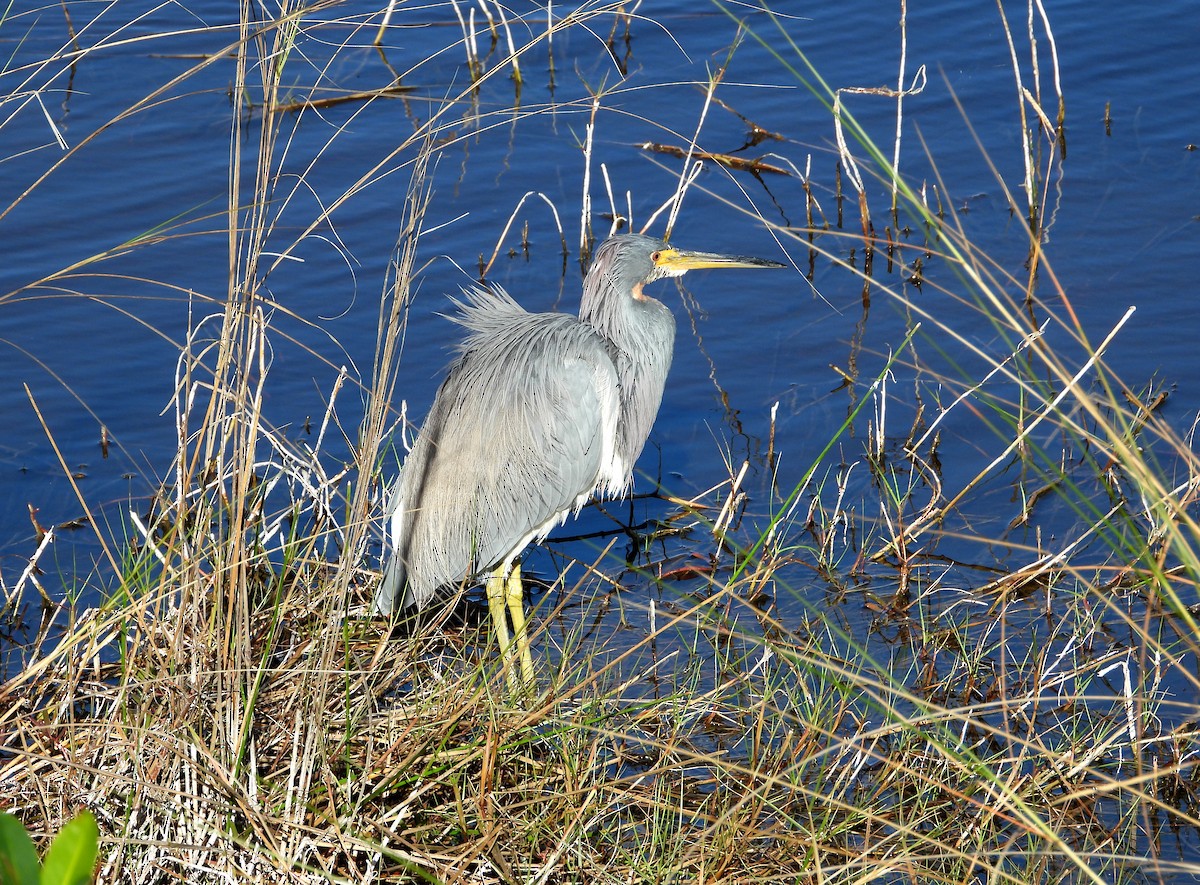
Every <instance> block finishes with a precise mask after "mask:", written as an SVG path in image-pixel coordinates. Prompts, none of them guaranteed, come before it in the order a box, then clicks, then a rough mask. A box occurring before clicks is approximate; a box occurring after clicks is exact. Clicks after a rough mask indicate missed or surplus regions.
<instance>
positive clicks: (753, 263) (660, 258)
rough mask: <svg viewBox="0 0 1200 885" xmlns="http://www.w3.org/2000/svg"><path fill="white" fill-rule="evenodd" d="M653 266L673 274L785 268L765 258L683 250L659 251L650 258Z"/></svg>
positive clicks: (669, 249)
mask: <svg viewBox="0 0 1200 885" xmlns="http://www.w3.org/2000/svg"><path fill="white" fill-rule="evenodd" d="M651 259H652V260H653V261H654V264H655V266H657V267H661V268H662V269H663V270H666V271H669V272H673V273H677V274H678V273H683V272H685V271H689V270H700V269H702V268H712V267H787V265H786V264H780V263H779V262H778V261H770V260H769V259H766V258H751V257H750V256H748V255H717V254H716V253H714V252H688V251H685V250H683V249H672V248H670V247H668V248H666V249H659V250H658V251H657V252H655V253H654V255H652V256H651Z"/></svg>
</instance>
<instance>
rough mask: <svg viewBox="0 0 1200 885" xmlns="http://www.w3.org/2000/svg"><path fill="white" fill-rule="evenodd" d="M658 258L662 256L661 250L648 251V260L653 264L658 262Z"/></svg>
mask: <svg viewBox="0 0 1200 885" xmlns="http://www.w3.org/2000/svg"><path fill="white" fill-rule="evenodd" d="M660 258H662V253H661V252H651V253H650V260H651V261H653V262H654V263H655V264H658V259H660Z"/></svg>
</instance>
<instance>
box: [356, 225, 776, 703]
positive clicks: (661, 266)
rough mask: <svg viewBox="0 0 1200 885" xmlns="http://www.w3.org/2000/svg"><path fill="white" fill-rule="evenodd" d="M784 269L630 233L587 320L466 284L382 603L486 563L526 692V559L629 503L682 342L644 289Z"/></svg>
mask: <svg viewBox="0 0 1200 885" xmlns="http://www.w3.org/2000/svg"><path fill="white" fill-rule="evenodd" d="M784 266H785V265H782V264H779V263H778V262H775V261H767V260H765V259H762V258H745V257H741V256H734V255H714V254H710V253H707V252H685V251H683V250H681V249H674V248H672V247H670V246H668V245H667V244H666V243H664V242H663V241H662V240H657V239H654V238H652V237H646V236H641V235H638V234H625V235H622V236H615V237H611V238H610V239H608V240H606V241H605V242H604V243H602V244H601V245H600V247H599V248H598V249H597V250H596V254H595V257H594V260H593V261H592V265H591V267H590V268H589V270H588V272H587V276H586V277H585V278H584V281H583V300H582V303H581V304H580V308H579V317H578V318H576V317H573V316H570V315H568V314H561V313H530V312H528V311H526V310H525V309H524V308H522V307H521V306H520V305H519V304H517V303H516V302H515V301H514V300H513V299H512V298H510V297H509V296H508V294H507V293H505V292H504V291H503V290H502V289H500V288H498V287H497V288H492V289H484V288H472V289H469V290H466V291H465V293H464V294H465V296H466V302H465V303H463V304H459V305H458V307H459V308H460V311H461V312H460V315H459V316H457V317H455V318H454V321H455V322H457V323H458V324H459V325H461V326H462V327H463V328H464V329H466V331H467V335H466V338H465V339H464V340H463V342H462V343H461V344H460V345H459V346H458V359H457V360H456V361H455V362H454V364H453V365H452V366H451V367H450V371H449V374H448V375H447V376H446V380H445V381H444V382H443V383H442V386H441V388H440V389H439V390H438V392H437V396H436V397H435V398H434V401H433V407H432V408H431V409H430V411H429V416H428V417H427V418H426V419H425V424H424V426H423V427H422V428H421V431H420V433H419V434H418V435H417V440H416V442H415V443H414V444H413V447H412V451H411V452H409V454H408V457H407V458H406V459H405V461H404V466H403V468H402V470H401V472H400V478H399V480H398V481H397V483H396V486H395V489H394V490H393V492H392V495H391V500H390V502H389V504H388V515H389V516H390V518H391V532H390V541H391V559H390V560H389V562H388V564H387V567H386V568H385V570H384V576H383V580H382V582H381V583H380V585H379V588H378V590H377V591H376V593H375V602H374V608H375V610H376V611H378V612H380V613H385V614H390V613H392V612H395V611H398V610H403V609H408V608H413V607H415V608H417V609H422V608H424V607H425V606H426V605H428V604H429V603H430V601H432V600H433V599H435V598H436V597H437V596H438V594H439V592H440V591H443V590H445V589H447V588H454V587H456V586H459V585H461V584H462V583H463V582H464V581H466V580H469V579H471V578H474V577H476V576H477V575H482V574H485V573H488V574H489V577H488V578H487V600H488V608H489V610H490V612H491V617H492V622H493V624H494V625H495V630H496V636H497V638H498V640H499V643H500V652H501V658H502V664H503V667H504V669H505V671H506V672H507V674H508V679H509V685H510V687H512V688H513V689H514V690H515V688H516V676H515V673H514V669H513V664H514V660H513V659H514V657H518V656H519V658H520V667H521V677H522V679H523V681H524V683H525V687H526V688H527V689H528V688H529V687H531V686H532V684H533V679H534V676H533V658H532V656H531V655H530V652H529V640H528V635H527V632H526V625H525V614H524V608H523V591H522V587H521V569H520V565H519V564H518V563H517V562H516V559H517V557H518V556H519V555H520V553H521V551H522V550H524V549H525V547H526V546H528V545H529V543H530V542H533V541H540V540H541V539H543V538H545V537H546V535H547V534H548V533H549V532H550V530H551V529H553V528H554V527H555V526H557V525H561V524H562V523H563V522H564V521H565V520H566V518H567V515H568V514H570V513H575V512H578V510H579V508H580V507H582V506H583V505H584V504H585V503H586V502H587V501H589V500H590V499H591V498H592V497H593V496H598V495H601V496H607V497H620V496H621V495H623V494H625V492H627V491H628V489H629V487H630V485H631V484H632V482H633V467H634V464H635V463H636V461H637V459H638V455H639V454H641V451H642V447H643V446H644V445H645V444H646V438H647V437H648V436H649V435H650V428H651V426H652V425H653V424H654V418H655V415H657V414H658V407H659V403H660V402H661V401H662V394H663V385H664V383H665V382H666V380H667V371H668V369H669V368H670V366H671V354H672V349H673V346H674V341H675V318H674V317H673V316H672V315H671V311H670V310H668V309H667V307H665V306H664V305H663V304H661V303H660V302H658V301H655V300H654V299H653V298H651V297H650V296H649V295H647V294H646V292H645V291H644V286H645V285H646V284H647V283H651V282H653V281H655V280H659V279H663V278H665V277H677V276H681V275H682V274H684V273H686V272H687V271H689V270H695V269H698V268H721V267H784ZM506 605H507V610H508V612H507V614H506V612H505V607H506ZM509 615H511V617H512V628H513V629H512V633H511V634H510V632H509V626H508V616H509ZM514 645H515V649H516V650H515V652H514Z"/></svg>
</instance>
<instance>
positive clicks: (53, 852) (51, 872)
mask: <svg viewBox="0 0 1200 885" xmlns="http://www.w3.org/2000/svg"><path fill="white" fill-rule="evenodd" d="M99 850H100V831H99V830H98V829H97V828H96V819H95V818H94V817H92V813H91V812H90V811H87V810H84V811H81V812H79V814H77V815H75V818H74V819H73V820H72V821H71V822H70V823H68V824H66V825H64V826H63V828H62V830H61V831H60V832H59V834H58V835H57V836H56V837H55V838H54V844H52V845H51V846H50V850H49V851H47V852H46V862H45V863H44V864H43V865H42V885H88V883H90V882H91V881H92V872H93V871H94V870H95V868H96V855H97V853H98V852H99Z"/></svg>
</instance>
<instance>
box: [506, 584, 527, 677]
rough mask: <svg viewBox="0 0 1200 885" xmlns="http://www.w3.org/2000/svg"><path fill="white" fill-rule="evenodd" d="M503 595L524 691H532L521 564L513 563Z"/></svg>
mask: <svg viewBox="0 0 1200 885" xmlns="http://www.w3.org/2000/svg"><path fill="white" fill-rule="evenodd" d="M504 597H505V599H506V600H507V602H508V610H509V612H510V613H511V614H512V622H513V641H514V642H515V643H516V646H517V651H518V652H519V653H520V655H521V678H522V680H523V681H524V683H525V691H526V692H532V691H533V655H532V654H530V651H529V631H528V629H527V626H526V623H525V593H524V590H523V588H522V587H521V566H519V565H514V566H513V567H512V571H511V572H509V573H508V581H507V583H505V585H504Z"/></svg>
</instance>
